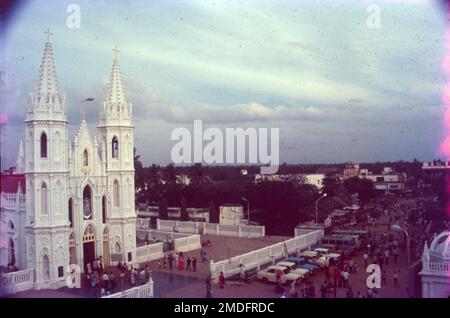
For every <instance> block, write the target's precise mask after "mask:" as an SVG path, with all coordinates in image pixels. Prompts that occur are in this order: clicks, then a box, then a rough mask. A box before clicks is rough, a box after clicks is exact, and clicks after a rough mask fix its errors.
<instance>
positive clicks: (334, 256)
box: [314, 247, 341, 262]
mask: <svg viewBox="0 0 450 318" xmlns="http://www.w3.org/2000/svg"><path fill="white" fill-rule="evenodd" d="M314 251H315V252H317V253H319V254H320V255H322V256H324V257H325V258H327V259H332V260H333V261H335V262H337V261H339V259H340V258H341V255H340V254H337V253H332V252H331V250H330V249H329V248H324V247H317V248H315V249H314Z"/></svg>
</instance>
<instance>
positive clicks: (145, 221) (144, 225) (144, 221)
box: [136, 218, 151, 230]
mask: <svg viewBox="0 0 450 318" xmlns="http://www.w3.org/2000/svg"><path fill="white" fill-rule="evenodd" d="M150 228H151V227H150V219H149V218H136V229H143V230H148V229H150Z"/></svg>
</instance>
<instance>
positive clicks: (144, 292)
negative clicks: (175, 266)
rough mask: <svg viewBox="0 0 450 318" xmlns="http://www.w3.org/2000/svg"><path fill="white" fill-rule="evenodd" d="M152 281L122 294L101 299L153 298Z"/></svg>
mask: <svg viewBox="0 0 450 318" xmlns="http://www.w3.org/2000/svg"><path fill="white" fill-rule="evenodd" d="M153 295H154V293H153V280H152V279H150V281H149V282H148V283H147V284H144V285H142V286H137V287H133V288H130V289H127V290H124V291H122V292H118V293H115V294H111V295H108V296H103V297H102V298H153Z"/></svg>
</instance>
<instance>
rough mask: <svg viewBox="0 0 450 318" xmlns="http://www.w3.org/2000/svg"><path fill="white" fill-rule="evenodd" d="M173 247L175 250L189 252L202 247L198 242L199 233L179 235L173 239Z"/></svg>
mask: <svg viewBox="0 0 450 318" xmlns="http://www.w3.org/2000/svg"><path fill="white" fill-rule="evenodd" d="M173 242H174V249H175V251H177V252H190V251H194V250H198V249H200V248H201V247H202V245H201V243H200V235H198V234H195V235H189V236H187V237H180V238H176V239H174V240H173Z"/></svg>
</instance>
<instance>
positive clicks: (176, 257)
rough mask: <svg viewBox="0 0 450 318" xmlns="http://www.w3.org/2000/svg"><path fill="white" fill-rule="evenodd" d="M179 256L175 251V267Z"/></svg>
mask: <svg viewBox="0 0 450 318" xmlns="http://www.w3.org/2000/svg"><path fill="white" fill-rule="evenodd" d="M179 258H180V255H178V253H175V268H178V262H179Z"/></svg>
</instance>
